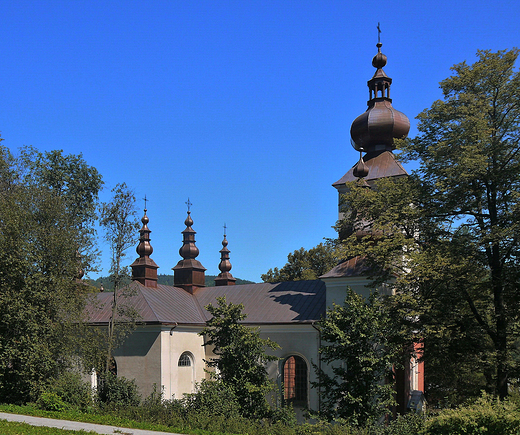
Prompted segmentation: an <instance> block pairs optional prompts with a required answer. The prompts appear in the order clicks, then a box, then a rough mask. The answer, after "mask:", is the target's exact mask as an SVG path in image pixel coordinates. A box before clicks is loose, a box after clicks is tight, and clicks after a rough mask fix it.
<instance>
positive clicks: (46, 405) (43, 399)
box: [36, 391, 69, 411]
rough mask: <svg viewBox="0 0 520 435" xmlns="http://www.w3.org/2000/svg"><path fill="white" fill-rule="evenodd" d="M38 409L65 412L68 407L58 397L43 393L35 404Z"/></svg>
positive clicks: (51, 393)
mask: <svg viewBox="0 0 520 435" xmlns="http://www.w3.org/2000/svg"><path fill="white" fill-rule="evenodd" d="M36 405H37V406H38V408H40V409H43V410H45V411H65V410H67V409H69V405H68V404H67V403H65V402H64V401H63V400H62V398H61V397H60V396H58V395H57V394H56V393H53V392H50V391H44V392H43V393H42V394H40V397H38V400H37V402H36Z"/></svg>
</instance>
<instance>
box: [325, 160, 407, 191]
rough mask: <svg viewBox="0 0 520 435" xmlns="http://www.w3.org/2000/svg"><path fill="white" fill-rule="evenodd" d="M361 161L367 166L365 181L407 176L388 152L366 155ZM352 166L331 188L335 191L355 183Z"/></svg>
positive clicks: (355, 178)
mask: <svg viewBox="0 0 520 435" xmlns="http://www.w3.org/2000/svg"><path fill="white" fill-rule="evenodd" d="M363 161H364V162H365V164H366V166H368V175H367V176H366V178H365V180H366V181H370V180H377V179H380V178H385V177H398V176H402V175H407V172H406V171H405V169H404V168H403V167H402V165H401V163H399V162H398V161H397V160H396V159H395V156H394V155H393V154H392V153H391V152H390V151H380V152H375V153H369V154H366V155H365V156H364V157H363ZM354 168H355V166H353V167H352V168H351V169H350V170H349V171H348V172H347V173H346V174H345V175H343V177H341V178H340V179H339V180H338V181H336V182H335V183H334V184H333V186H334V187H335V188H336V189H337V188H339V187H340V186H343V185H344V184H345V183H348V182H350V181H357V180H358V178H357V177H356V176H355V175H354Z"/></svg>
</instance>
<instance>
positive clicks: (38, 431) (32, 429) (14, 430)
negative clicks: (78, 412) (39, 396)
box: [0, 420, 95, 435]
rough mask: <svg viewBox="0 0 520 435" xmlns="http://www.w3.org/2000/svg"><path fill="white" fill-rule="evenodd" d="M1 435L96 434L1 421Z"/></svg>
mask: <svg viewBox="0 0 520 435" xmlns="http://www.w3.org/2000/svg"><path fill="white" fill-rule="evenodd" d="M0 433H1V434H2V435H78V434H95V432H85V431H84V430H81V431H75V430H65V429H56V428H54V427H43V426H31V425H30V424H27V423H17V422H13V421H5V420H0Z"/></svg>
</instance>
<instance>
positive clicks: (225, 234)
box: [224, 222, 227, 237]
mask: <svg viewBox="0 0 520 435" xmlns="http://www.w3.org/2000/svg"><path fill="white" fill-rule="evenodd" d="M226 229H227V227H226V223H225V222H224V237H226Z"/></svg>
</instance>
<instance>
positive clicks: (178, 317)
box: [88, 280, 325, 325]
mask: <svg viewBox="0 0 520 435" xmlns="http://www.w3.org/2000/svg"><path fill="white" fill-rule="evenodd" d="M127 290H128V291H127V293H128V294H130V295H131V296H128V297H124V298H121V303H124V304H128V305H130V306H131V307H133V308H135V309H136V310H137V311H138V312H139V314H140V316H141V318H140V321H141V322H144V323H146V324H175V323H176V324H185V325H203V324H204V323H205V322H206V321H207V320H209V319H210V318H211V315H210V314H209V313H208V312H207V311H206V310H205V309H204V307H205V306H206V305H208V304H210V303H211V304H213V305H215V304H216V298H217V297H220V296H226V301H227V302H228V303H229V302H232V303H234V304H243V305H244V310H243V312H244V313H245V314H247V318H246V319H245V322H244V323H251V324H283V323H310V322H313V321H316V320H319V319H320V318H321V317H322V316H323V315H324V314H325V283H324V282H322V281H320V280H312V281H293V282H282V283H275V284H271V283H259V284H244V285H234V286H221V287H206V288H199V289H197V290H196V291H195V293H194V294H191V293H189V292H187V291H185V290H184V289H182V288H179V287H172V286H166V285H161V284H159V285H157V288H150V287H145V286H143V285H142V284H140V283H139V282H137V281H134V282H133V283H132V284H130V285H129V286H128V288H127ZM96 296H97V297H96V300H95V301H93V302H92V303H91V304H90V306H89V307H88V315H89V321H90V323H93V324H105V323H107V322H108V320H109V318H110V314H111V310H112V305H111V302H112V299H113V293H108V292H106V293H98V294H97V295H96Z"/></svg>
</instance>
